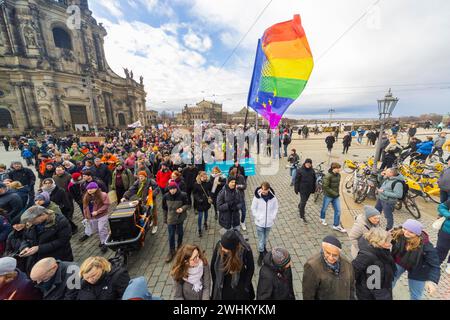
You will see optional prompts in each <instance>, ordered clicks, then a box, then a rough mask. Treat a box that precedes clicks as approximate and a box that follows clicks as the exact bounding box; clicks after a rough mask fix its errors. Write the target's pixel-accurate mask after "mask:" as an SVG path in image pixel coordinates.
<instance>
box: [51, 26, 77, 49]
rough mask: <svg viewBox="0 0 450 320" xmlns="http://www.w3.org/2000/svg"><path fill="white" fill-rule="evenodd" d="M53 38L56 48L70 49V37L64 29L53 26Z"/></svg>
mask: <svg viewBox="0 0 450 320" xmlns="http://www.w3.org/2000/svg"><path fill="white" fill-rule="evenodd" d="M53 40H54V41H55V46H56V47H57V48H61V49H67V50H72V38H71V37H70V35H69V33H68V32H67V31H66V30H64V29H62V28H54V29H53Z"/></svg>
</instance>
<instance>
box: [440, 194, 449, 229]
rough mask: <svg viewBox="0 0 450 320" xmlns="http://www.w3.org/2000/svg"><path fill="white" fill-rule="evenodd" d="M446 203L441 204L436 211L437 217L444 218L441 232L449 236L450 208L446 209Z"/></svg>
mask: <svg viewBox="0 0 450 320" xmlns="http://www.w3.org/2000/svg"><path fill="white" fill-rule="evenodd" d="M448 203H449V201H447V202H445V203H441V204H440V205H439V206H438V211H439V216H441V217H445V218H446V219H445V222H444V224H443V225H442V229H441V230H442V231H443V232H445V233H447V234H450V208H449V207H448Z"/></svg>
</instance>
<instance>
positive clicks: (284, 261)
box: [272, 248, 291, 269]
mask: <svg viewBox="0 0 450 320" xmlns="http://www.w3.org/2000/svg"><path fill="white" fill-rule="evenodd" d="M272 261H273V265H274V266H275V267H277V268H278V269H283V268H284V267H285V266H287V265H288V264H289V262H291V255H290V254H289V252H288V251H287V250H286V249H284V248H273V249H272Z"/></svg>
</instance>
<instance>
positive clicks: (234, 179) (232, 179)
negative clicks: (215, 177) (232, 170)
mask: <svg viewBox="0 0 450 320" xmlns="http://www.w3.org/2000/svg"><path fill="white" fill-rule="evenodd" d="M231 181H236V177H235V176H229V177H228V179H227V184H228V183H230V182H231Z"/></svg>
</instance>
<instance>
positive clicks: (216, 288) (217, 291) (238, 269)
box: [211, 230, 255, 300]
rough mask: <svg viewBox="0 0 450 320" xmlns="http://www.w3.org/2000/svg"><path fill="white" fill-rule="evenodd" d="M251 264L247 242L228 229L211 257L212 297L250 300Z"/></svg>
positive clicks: (251, 254) (216, 298) (253, 297)
mask: <svg viewBox="0 0 450 320" xmlns="http://www.w3.org/2000/svg"><path fill="white" fill-rule="evenodd" d="M254 271H255V263H254V260H253V253H252V249H251V247H250V245H249V244H248V243H247V242H246V241H245V240H244V238H243V237H242V235H241V233H240V232H239V231H237V230H229V231H227V232H226V233H225V234H224V235H223V236H222V239H221V240H220V241H219V242H218V243H217V245H216V248H215V250H214V253H213V257H212V259H211V276H212V282H213V292H212V296H211V299H212V300H253V299H255V290H254V289H253V284H252V277H253V273H254Z"/></svg>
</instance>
